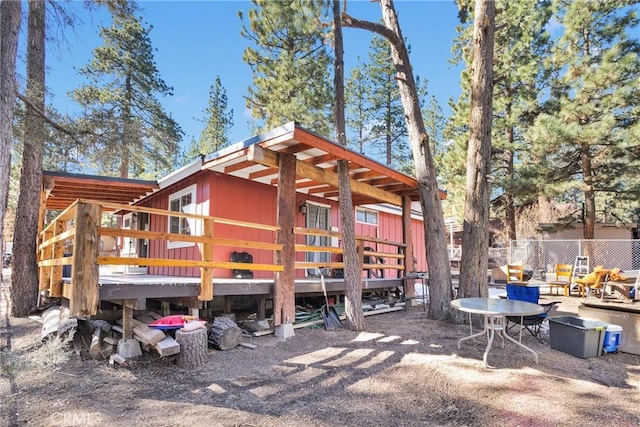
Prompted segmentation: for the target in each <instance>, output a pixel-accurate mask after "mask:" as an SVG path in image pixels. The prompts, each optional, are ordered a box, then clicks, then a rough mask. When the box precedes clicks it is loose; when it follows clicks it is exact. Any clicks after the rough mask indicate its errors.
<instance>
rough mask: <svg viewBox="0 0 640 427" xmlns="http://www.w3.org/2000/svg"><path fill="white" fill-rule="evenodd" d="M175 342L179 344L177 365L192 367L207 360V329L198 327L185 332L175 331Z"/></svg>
mask: <svg viewBox="0 0 640 427" xmlns="http://www.w3.org/2000/svg"><path fill="white" fill-rule="evenodd" d="M176 342H178V344H180V353H178V366H179V367H181V368H186V369H194V368H197V367H198V366H200V365H203V364H204V363H205V362H206V361H207V329H206V328H199V329H195V330H193V331H188V332H185V331H183V330H181V329H178V330H177V331H176Z"/></svg>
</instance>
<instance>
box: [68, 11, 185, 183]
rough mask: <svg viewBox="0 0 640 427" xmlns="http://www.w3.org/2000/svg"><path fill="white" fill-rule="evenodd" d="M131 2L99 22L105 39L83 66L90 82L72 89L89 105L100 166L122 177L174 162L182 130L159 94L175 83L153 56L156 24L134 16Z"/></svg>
mask: <svg viewBox="0 0 640 427" xmlns="http://www.w3.org/2000/svg"><path fill="white" fill-rule="evenodd" d="M126 6H127V7H124V8H123V7H118V8H111V9H110V10H111V11H112V15H113V21H112V25H111V26H110V27H108V28H107V27H101V28H100V36H101V37H102V39H103V40H104V44H103V45H102V46H100V47H98V48H96V49H95V50H94V52H93V54H94V57H93V60H92V61H91V62H90V63H89V64H88V65H87V66H86V67H84V68H82V69H81V70H80V74H81V75H82V76H84V77H86V78H87V79H89V82H88V83H87V84H84V85H83V86H81V87H80V88H78V89H76V90H74V91H73V93H72V95H73V97H74V99H75V100H76V101H77V102H78V103H79V104H80V105H82V106H83V107H84V108H85V110H86V111H87V116H86V117H85V121H86V125H87V127H89V128H90V129H91V130H92V135H93V137H94V138H93V140H92V142H93V145H94V149H93V150H92V152H93V153H96V155H97V156H96V157H94V161H95V162H96V165H97V166H98V167H99V171H100V172H102V173H107V174H115V173H117V174H118V175H119V176H121V177H127V176H129V174H133V175H135V176H142V175H145V174H147V171H148V170H153V169H156V170H155V171H154V172H155V173H164V172H166V171H168V170H170V169H172V168H173V165H172V164H171V163H170V161H171V160H173V159H174V158H175V155H176V152H177V149H178V143H179V141H180V139H181V135H182V130H181V129H180V126H179V125H178V124H177V123H176V122H175V121H174V120H173V119H172V118H171V116H170V115H168V114H167V113H166V112H165V111H164V109H163V108H162V106H161V105H160V102H159V101H158V99H157V95H161V96H166V95H171V90H172V88H171V87H169V86H167V84H166V83H165V82H164V81H163V80H162V79H161V78H160V75H159V72H158V69H157V67H156V64H155V61H154V59H153V48H152V46H151V39H150V37H149V33H150V31H151V27H148V28H145V27H144V26H143V25H142V23H141V22H140V18H137V17H136V16H135V13H136V12H137V7H136V6H135V4H134V3H128V4H127V5H126ZM115 165H117V167H118V170H117V171H116V170H113V169H112V168H113V166H115Z"/></svg>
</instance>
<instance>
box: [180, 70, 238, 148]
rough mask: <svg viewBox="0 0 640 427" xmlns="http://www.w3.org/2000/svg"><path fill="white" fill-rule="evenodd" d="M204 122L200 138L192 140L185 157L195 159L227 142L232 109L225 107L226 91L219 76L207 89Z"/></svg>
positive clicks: (231, 123)
mask: <svg viewBox="0 0 640 427" xmlns="http://www.w3.org/2000/svg"><path fill="white" fill-rule="evenodd" d="M205 114H206V115H207V116H206V117H205V119H204V120H203V122H204V123H206V125H205V128H204V129H203V130H202V134H201V135H200V140H199V141H195V140H192V142H191V144H190V145H189V148H188V149H187V153H186V158H187V159H191V160H193V159H195V158H196V157H198V156H199V155H201V154H209V153H213V152H215V151H217V150H219V149H221V148H224V147H226V146H227V145H228V144H229V129H230V128H231V127H232V126H233V109H231V110H230V109H228V107H227V91H226V90H225V88H224V87H223V86H222V82H221V81H220V76H216V81H215V83H214V84H213V85H212V86H211V90H210V91H209V106H208V107H207V109H206V110H205Z"/></svg>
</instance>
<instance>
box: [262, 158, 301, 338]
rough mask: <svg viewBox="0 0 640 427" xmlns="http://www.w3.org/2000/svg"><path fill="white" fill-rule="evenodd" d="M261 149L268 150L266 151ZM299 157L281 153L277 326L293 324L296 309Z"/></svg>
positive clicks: (279, 163)
mask: <svg viewBox="0 0 640 427" xmlns="http://www.w3.org/2000/svg"><path fill="white" fill-rule="evenodd" d="M259 151H267V152H269V150H262V149H260V150H259ZM297 163H299V162H297V161H296V158H295V156H294V155H292V154H281V155H280V156H279V157H278V167H279V171H280V172H279V176H278V178H279V184H278V208H277V213H276V216H277V221H278V226H279V227H280V231H279V232H278V233H277V237H276V243H278V244H280V245H282V250H280V251H276V252H275V264H276V265H280V266H282V267H283V270H282V271H281V272H278V273H276V276H275V283H274V290H273V291H274V292H273V296H274V299H273V319H274V324H275V326H280V325H283V324H293V322H294V321H295V317H296V310H295V275H296V274H295V258H296V248H295V243H296V242H295V235H294V234H293V228H294V227H295V221H296V211H297V209H296V164H297Z"/></svg>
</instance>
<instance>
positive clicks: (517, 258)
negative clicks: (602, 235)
mask: <svg viewBox="0 0 640 427" xmlns="http://www.w3.org/2000/svg"><path fill="white" fill-rule="evenodd" d="M489 256H490V257H493V258H494V259H495V260H496V262H498V263H499V265H504V264H506V263H507V262H513V263H516V262H522V263H523V265H524V266H525V267H526V268H528V269H531V270H533V271H534V275H540V274H542V272H545V273H553V272H554V269H555V265H556V264H573V263H574V262H575V259H576V257H577V256H587V257H589V269H590V270H593V267H595V266H596V265H603V266H604V267H605V268H615V267H618V268H620V269H621V270H640V240H637V239H634V240H614V239H611V240H602V239H598V240H582V239H581V240H512V241H511V244H510V247H509V248H504V249H493V248H492V249H490V251H489Z"/></svg>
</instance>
